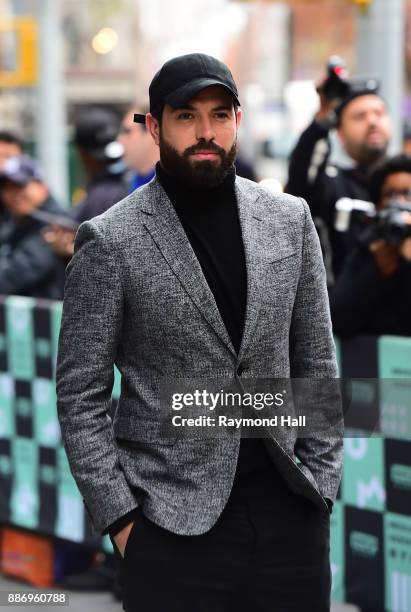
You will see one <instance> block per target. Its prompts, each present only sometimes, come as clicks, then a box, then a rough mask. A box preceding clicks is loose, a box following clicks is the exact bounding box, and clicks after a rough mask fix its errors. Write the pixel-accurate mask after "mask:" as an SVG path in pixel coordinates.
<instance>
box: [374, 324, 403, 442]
mask: <svg viewBox="0 0 411 612" xmlns="http://www.w3.org/2000/svg"><path fill="white" fill-rule="evenodd" d="M378 364H379V365H378V367H379V377H380V379H381V380H380V393H381V431H382V433H383V435H385V436H386V437H389V438H396V439H399V440H411V339H409V338H400V337H395V336H382V337H381V338H380V339H379V344H378Z"/></svg>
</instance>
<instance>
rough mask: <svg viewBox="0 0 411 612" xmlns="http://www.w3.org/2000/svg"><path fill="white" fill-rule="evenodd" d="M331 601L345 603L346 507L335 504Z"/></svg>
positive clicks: (332, 523) (333, 513)
mask: <svg viewBox="0 0 411 612" xmlns="http://www.w3.org/2000/svg"><path fill="white" fill-rule="evenodd" d="M330 560H331V573H332V586H331V599H332V600H333V601H345V588H344V581H345V558H344V505H343V503H342V502H341V501H340V500H338V499H337V500H336V501H335V502H334V506H333V511H332V514H331V554H330Z"/></svg>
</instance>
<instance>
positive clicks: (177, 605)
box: [114, 467, 331, 612]
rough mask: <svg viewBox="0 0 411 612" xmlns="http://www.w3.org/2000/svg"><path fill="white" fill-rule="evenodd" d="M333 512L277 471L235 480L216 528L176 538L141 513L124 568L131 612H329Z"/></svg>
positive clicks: (126, 600) (122, 580)
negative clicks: (296, 490) (296, 489)
mask: <svg viewBox="0 0 411 612" xmlns="http://www.w3.org/2000/svg"><path fill="white" fill-rule="evenodd" d="M329 526H330V525H329V514H328V513H327V512H326V511H321V510H319V509H318V508H317V507H316V506H315V505H314V504H313V503H312V502H310V501H309V500H307V499H306V498H304V497H301V496H299V495H295V494H294V493H292V491H291V490H290V489H289V488H288V487H287V485H286V484H285V482H284V481H283V480H282V479H281V477H280V476H279V475H278V473H277V472H276V471H275V468H274V467H272V468H271V467H270V469H269V470H264V472H262V473H259V474H258V476H255V475H254V476H253V477H252V478H248V479H244V480H243V481H242V482H241V481H237V482H236V483H235V486H234V489H233V492H232V494H231V496H230V499H229V502H228V504H227V506H226V508H225V509H224V511H223V513H222V514H221V516H220V518H219V519H218V521H217V523H216V524H215V525H214V527H212V529H211V530H210V531H208V532H207V533H205V534H203V535H199V536H181V535H176V534H173V533H171V532H169V531H167V530H165V529H162V528H161V527H159V526H157V525H155V524H154V523H153V522H151V521H150V520H148V519H147V518H146V517H145V516H144V515H143V513H142V512H141V511H140V513H139V515H138V518H137V520H136V521H135V523H134V525H133V528H132V530H131V532H130V535H129V539H128V541H127V545H126V550H125V556H124V559H123V558H122V557H121V555H120V553H119V552H118V550H117V549H116V546H115V545H114V549H115V553H116V558H117V561H118V563H119V566H120V568H119V569H120V583H121V587H122V591H123V606H124V609H125V610H126V612H329V610H330V590H331V572H330V562H329Z"/></svg>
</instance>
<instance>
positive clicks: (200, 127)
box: [196, 117, 215, 141]
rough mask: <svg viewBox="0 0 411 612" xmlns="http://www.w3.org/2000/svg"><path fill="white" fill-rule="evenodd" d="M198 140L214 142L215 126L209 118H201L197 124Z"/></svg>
mask: <svg viewBox="0 0 411 612" xmlns="http://www.w3.org/2000/svg"><path fill="white" fill-rule="evenodd" d="M196 138H197V140H207V141H209V140H213V139H214V138H215V132H214V128H213V124H212V122H211V121H210V119H209V118H208V117H199V118H198V119H197V123H196Z"/></svg>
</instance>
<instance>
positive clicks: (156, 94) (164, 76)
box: [134, 53, 240, 123]
mask: <svg viewBox="0 0 411 612" xmlns="http://www.w3.org/2000/svg"><path fill="white" fill-rule="evenodd" d="M211 85H221V86H222V87H224V88H225V89H226V90H227V91H228V92H229V93H230V94H231V95H232V97H233V100H234V103H235V104H236V105H238V106H240V101H239V99H238V91H237V86H236V84H235V82H234V79H233V75H232V74H231V72H230V70H229V69H228V67H227V66H226V65H225V64H223V62H220V60H218V59H216V58H215V57H212V56H211V55H205V54H203V53H190V54H188V55H180V56H179V57H175V58H173V59H171V60H169V61H168V62H166V63H165V64H164V65H163V67H162V68H160V70H159V71H158V72H157V73H156V74H155V75H154V78H153V80H152V81H151V84H150V88H149V96H150V113H152V114H154V115H155V114H156V112H157V113H158V112H160V111H161V109H162V108H163V106H164V105H165V104H169V105H170V106H173V107H174V108H182V107H183V106H184V105H185V104H186V103H187V102H188V101H189V100H191V98H193V97H194V96H195V95H196V94H197V93H198V92H199V91H201V90H203V89H205V88H206V87H210V86H211ZM134 121H135V122H136V123H145V121H146V117H145V115H141V114H138V113H136V114H135V115H134Z"/></svg>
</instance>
